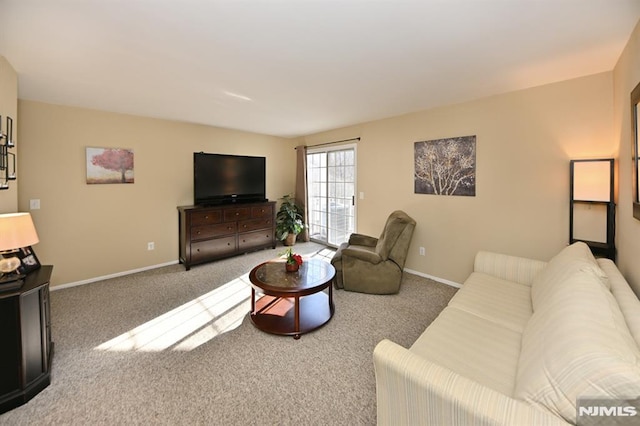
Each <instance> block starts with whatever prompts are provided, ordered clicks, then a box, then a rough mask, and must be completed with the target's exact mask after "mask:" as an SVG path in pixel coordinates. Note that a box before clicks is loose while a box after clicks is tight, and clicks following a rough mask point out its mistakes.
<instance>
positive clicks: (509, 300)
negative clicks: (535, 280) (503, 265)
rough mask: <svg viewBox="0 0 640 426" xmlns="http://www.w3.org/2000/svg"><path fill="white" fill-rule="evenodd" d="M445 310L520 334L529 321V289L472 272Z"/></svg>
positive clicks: (526, 286) (523, 285) (522, 285)
mask: <svg viewBox="0 0 640 426" xmlns="http://www.w3.org/2000/svg"><path fill="white" fill-rule="evenodd" d="M449 306H453V307H456V308H458V309H460V310H463V311H467V312H470V313H472V314H475V315H477V316H479V317H481V318H484V319H487V320H489V321H494V322H497V323H499V324H500V325H502V326H504V327H506V328H509V329H511V330H514V331H517V332H519V333H522V331H523V330H524V327H525V325H526V324H527V321H529V318H530V317H531V313H532V310H531V288H530V287H529V286H528V285H525V284H518V283H515V282H513V281H506V280H503V279H500V278H496V277H495V276H492V275H488V274H484V273H481V272H473V273H472V274H471V275H470V276H469V278H467V280H466V281H465V282H464V285H463V286H462V288H461V289H460V290H458V292H457V293H456V294H455V295H454V296H453V298H452V299H451V300H450V301H449Z"/></svg>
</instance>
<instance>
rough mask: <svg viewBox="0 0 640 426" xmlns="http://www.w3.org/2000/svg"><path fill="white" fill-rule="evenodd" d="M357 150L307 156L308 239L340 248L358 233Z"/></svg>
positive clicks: (337, 150) (347, 149) (316, 152)
mask: <svg viewBox="0 0 640 426" xmlns="http://www.w3.org/2000/svg"><path fill="white" fill-rule="evenodd" d="M355 158H356V156H355V147H350V148H344V147H343V148H341V149H332V150H325V151H310V152H309V153H308V154H307V185H308V197H309V200H308V206H309V236H310V237H311V238H312V239H313V240H315V241H318V242H322V243H325V244H328V245H331V246H339V245H340V244H342V243H343V242H345V241H347V240H348V239H349V235H351V233H353V232H355V189H356V182H355V177H356V173H355V167H356V164H355Z"/></svg>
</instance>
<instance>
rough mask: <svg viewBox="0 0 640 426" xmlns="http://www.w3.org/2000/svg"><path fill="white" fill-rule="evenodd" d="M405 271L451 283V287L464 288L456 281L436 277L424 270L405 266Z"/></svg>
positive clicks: (443, 282)
mask: <svg viewBox="0 0 640 426" xmlns="http://www.w3.org/2000/svg"><path fill="white" fill-rule="evenodd" d="M404 271H405V272H408V273H410V274H414V275H418V276H419V277H424V278H429V279H430V280H434V281H437V282H439V283H442V284H446V285H450V286H451V287H455V288H462V284H459V283H456V282H454V281H449V280H445V279H444V278H438V277H434V276H433V275H429V274H425V273H422V272H418V271H414V270H413V269H407V268H404Z"/></svg>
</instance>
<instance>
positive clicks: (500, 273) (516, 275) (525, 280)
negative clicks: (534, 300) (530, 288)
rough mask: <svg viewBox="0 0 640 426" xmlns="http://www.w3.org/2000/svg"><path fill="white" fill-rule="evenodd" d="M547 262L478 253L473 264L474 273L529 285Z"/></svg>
mask: <svg viewBox="0 0 640 426" xmlns="http://www.w3.org/2000/svg"><path fill="white" fill-rule="evenodd" d="M546 265H547V262H543V261H541V260H535V259H528V258H526V257H517V256H510V255H507V254H500V253H492V252H488V251H479V252H478V253H477V254H476V257H475V261H474V263H473V271H474V272H482V273H485V274H489V275H493V276H494V277H498V278H501V279H503V280H507V281H515V282H517V283H520V284H525V285H531V283H532V282H533V279H534V278H535V277H536V275H538V273H539V272H540V271H541V270H542V269H544V267H545V266H546Z"/></svg>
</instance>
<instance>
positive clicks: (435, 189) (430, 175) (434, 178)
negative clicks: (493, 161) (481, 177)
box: [414, 135, 476, 196]
mask: <svg viewBox="0 0 640 426" xmlns="http://www.w3.org/2000/svg"><path fill="white" fill-rule="evenodd" d="M414 170H415V172H414V188H415V193H416V194H436V195H463V196H475V195H476V137H475V135H474V136H461V137H455V138H447V139H436V140H431V141H422V142H416V143H415V144H414Z"/></svg>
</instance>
